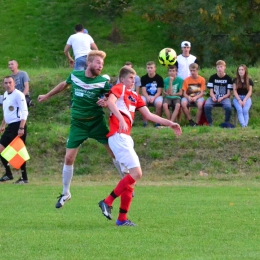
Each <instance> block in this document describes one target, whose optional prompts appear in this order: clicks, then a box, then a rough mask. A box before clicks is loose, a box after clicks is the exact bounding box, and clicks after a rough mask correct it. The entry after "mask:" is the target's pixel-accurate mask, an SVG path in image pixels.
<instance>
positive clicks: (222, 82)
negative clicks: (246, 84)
mask: <svg viewBox="0 0 260 260" xmlns="http://www.w3.org/2000/svg"><path fill="white" fill-rule="evenodd" d="M225 69H226V63H225V61H223V60H218V61H217V62H216V70H217V73H216V74H213V75H212V76H211V77H210V78H209V82H208V84H207V87H208V88H209V89H210V97H209V98H208V99H207V101H206V103H205V105H204V111H205V115H206V118H207V121H208V123H209V126H212V123H213V120H212V108H213V106H214V104H220V105H221V106H222V107H223V108H224V110H225V122H224V124H227V125H229V124H230V122H229V121H230V117H231V110H232V106H231V101H230V98H229V97H230V94H231V90H232V88H233V87H232V84H233V82H232V79H231V77H229V76H228V75H227V74H226V73H225ZM223 127H225V126H223Z"/></svg>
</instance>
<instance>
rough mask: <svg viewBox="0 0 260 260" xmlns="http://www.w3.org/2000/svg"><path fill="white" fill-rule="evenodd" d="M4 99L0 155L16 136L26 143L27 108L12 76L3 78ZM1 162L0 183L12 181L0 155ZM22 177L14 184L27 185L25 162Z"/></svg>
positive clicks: (7, 165)
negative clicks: (2, 171)
mask: <svg viewBox="0 0 260 260" xmlns="http://www.w3.org/2000/svg"><path fill="white" fill-rule="evenodd" d="M4 87H5V90H6V91H5V93H4V99H3V117H4V118H3V121H2V124H1V127H0V132H1V133H3V135H2V136H1V139H0V153H1V152H2V151H3V150H4V149H5V147H7V146H8V145H9V144H10V143H11V142H12V141H13V139H14V138H15V137H16V136H17V135H18V136H20V137H21V139H22V140H23V142H24V143H25V141H26V135H27V126H26V120H27V116H28V108H27V104H26V100H25V96H24V94H23V93H22V92H21V91H19V90H17V89H16V88H15V82H14V79H13V78H12V76H6V77H5V78H4ZM6 125H7V127H6ZM0 158H1V161H2V163H3V165H4V168H5V174H4V175H3V176H2V178H1V179H0V182H5V181H11V180H13V174H12V171H11V169H10V165H9V164H8V162H7V160H6V159H5V158H3V157H2V156H1V155H0ZM21 173H22V177H21V178H19V179H18V180H17V181H16V182H15V184H26V183H28V176H27V171H26V162H24V163H23V165H22V166H21Z"/></svg>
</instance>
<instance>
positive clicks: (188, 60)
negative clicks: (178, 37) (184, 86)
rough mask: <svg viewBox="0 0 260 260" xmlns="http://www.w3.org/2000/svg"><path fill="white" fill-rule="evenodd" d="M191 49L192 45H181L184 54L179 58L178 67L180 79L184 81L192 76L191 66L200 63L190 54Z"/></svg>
mask: <svg viewBox="0 0 260 260" xmlns="http://www.w3.org/2000/svg"><path fill="white" fill-rule="evenodd" d="M190 48H191V43H190V42H188V41H183V42H182V43H181V49H182V54H180V55H178V56H177V62H176V66H177V68H178V77H180V78H182V79H183V80H184V79H186V78H187V77H189V76H190V69H189V66H190V64H192V63H198V62H197V58H196V56H194V55H192V54H190Z"/></svg>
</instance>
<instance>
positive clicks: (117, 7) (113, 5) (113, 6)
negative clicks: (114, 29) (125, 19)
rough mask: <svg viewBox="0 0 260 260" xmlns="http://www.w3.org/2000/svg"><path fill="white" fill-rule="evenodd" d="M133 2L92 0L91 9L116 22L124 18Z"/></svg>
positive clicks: (124, 0)
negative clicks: (118, 18) (125, 12)
mask: <svg viewBox="0 0 260 260" xmlns="http://www.w3.org/2000/svg"><path fill="white" fill-rule="evenodd" d="M131 2H132V0H110V1H107V0H92V1H91V2H90V5H89V7H90V8H91V9H93V10H95V11H97V12H98V13H100V14H102V15H103V16H106V17H107V18H108V19H109V20H111V21H114V20H115V18H117V17H122V15H123V13H124V11H126V10H127V8H128V7H129V6H130V4H131Z"/></svg>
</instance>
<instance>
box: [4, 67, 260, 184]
mask: <svg viewBox="0 0 260 260" xmlns="http://www.w3.org/2000/svg"><path fill="white" fill-rule="evenodd" d="M117 69H119V68H117ZM136 69H137V72H138V74H139V75H142V74H144V73H145V71H144V69H143V68H138V67H137V68H136ZM232 69H234V68H231V70H230V71H228V72H229V74H231V75H232ZM158 70H159V73H160V74H161V75H163V76H166V71H165V69H164V68H163V67H158ZM104 71H105V72H106V73H108V72H110V71H111V73H112V74H113V73H115V72H116V70H115V67H110V66H108V65H107V66H105V69H104ZM69 72H70V70H69V69H57V70H52V69H41V70H35V69H31V70H28V73H29V75H30V77H31V94H32V97H33V99H34V102H35V107H32V108H30V115H29V118H28V126H29V128H28V130H29V134H28V138H27V140H28V142H27V143H28V145H27V146H28V150H29V152H30V155H31V160H30V161H29V162H28V168H29V173H30V175H31V177H33V176H35V177H36V176H37V178H38V176H41V177H43V178H44V179H45V180H47V179H48V176H49V177H50V178H52V177H51V176H53V175H56V174H57V173H58V174H60V172H61V168H62V164H63V158H64V153H65V143H66V138H67V135H68V130H69V120H70V108H69V104H70V90H69V89H68V90H66V91H64V92H63V93H61V94H59V95H57V96H55V97H53V98H52V99H50V100H49V101H47V102H44V103H42V104H39V103H37V101H36V99H37V97H38V95H39V94H43V93H46V92H48V91H49V90H50V89H52V88H53V87H54V86H55V85H56V84H57V83H58V82H60V81H62V80H64V79H65V78H66V77H67V75H68V74H69ZM7 73H8V71H7V70H5V71H2V72H1V75H6V74H7ZM212 73H213V70H211V69H208V70H204V71H202V72H201V74H202V75H203V76H205V77H206V78H208V76H209V75H210V74H212ZM250 74H251V75H252V76H253V78H254V80H255V81H259V79H258V75H257V70H256V69H252V70H250ZM258 95H259V89H258V83H257V82H256V85H255V87H254V94H253V108H252V110H251V119H250V124H249V127H247V128H246V129H241V127H240V126H239V125H237V127H236V128H235V129H232V130H231V129H221V128H219V127H218V124H220V123H221V122H222V120H223V117H224V115H223V112H222V110H221V109H215V110H213V111H214V118H216V120H215V126H214V127H212V128H209V127H197V128H190V127H187V126H185V124H187V122H186V120H185V119H184V117H183V118H182V122H181V125H182V126H183V135H182V136H181V137H179V138H176V137H175V136H174V135H173V133H172V131H171V130H170V129H155V128H154V127H153V124H152V123H150V125H149V127H148V128H143V126H142V120H141V117H140V114H139V113H137V114H136V120H135V124H134V127H133V131H132V135H133V138H134V141H135V147H136V151H137V153H138V155H139V156H140V160H141V164H142V168H143V171H144V175H145V176H146V177H148V176H149V178H150V179H151V180H156V181H158V180H162V179H164V178H166V179H169V178H170V179H171V178H173V179H184V180H187V179H197V178H199V173H200V172H201V171H202V172H206V173H207V174H208V177H207V178H209V179H232V178H258V174H259V166H260V154H259V151H260V149H259V148H260V147H259V146H260V144H259V138H260V136H259V130H258V128H259V125H260V123H259V117H258V114H259V104H258V102H257V100H258V98H257V96H258ZM193 112H196V111H195V110H193ZM106 113H107V117H108V111H107V112H106ZM75 174H76V175H87V176H88V178H90V179H103V178H107V179H109V178H111V177H112V176H116V173H115V170H114V167H113V165H112V164H111V160H110V158H109V156H108V155H107V154H106V151H105V149H104V148H103V146H102V145H100V144H99V143H97V142H96V141H94V140H90V141H89V142H86V143H84V144H83V145H82V147H81V150H80V153H79V156H78V157H77V160H76V163H75ZM104 176H106V177H104Z"/></svg>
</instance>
